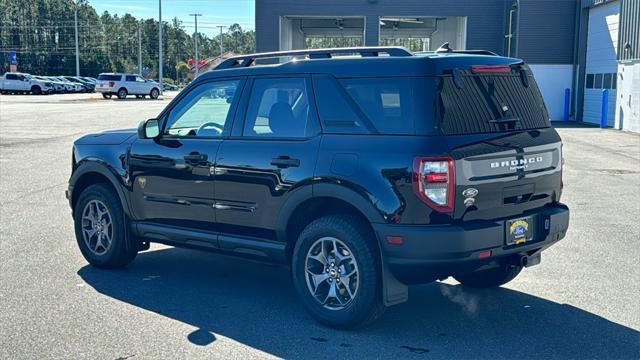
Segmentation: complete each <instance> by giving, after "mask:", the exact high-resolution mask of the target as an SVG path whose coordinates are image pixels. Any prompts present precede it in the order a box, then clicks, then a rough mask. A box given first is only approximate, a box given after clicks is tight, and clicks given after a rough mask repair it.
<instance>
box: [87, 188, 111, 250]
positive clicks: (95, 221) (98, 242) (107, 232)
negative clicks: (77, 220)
mask: <svg viewBox="0 0 640 360" xmlns="http://www.w3.org/2000/svg"><path fill="white" fill-rule="evenodd" d="M82 237H83V240H84V243H85V245H87V248H88V249H89V251H91V252H92V253H94V254H95V255H104V254H105V253H106V252H107V251H108V250H109V248H110V247H111V243H112V241H113V219H112V218H111V213H109V208H107V205H105V203H103V202H102V201H100V200H91V201H89V202H88V203H87V204H86V205H85V207H84V209H83V210H82Z"/></svg>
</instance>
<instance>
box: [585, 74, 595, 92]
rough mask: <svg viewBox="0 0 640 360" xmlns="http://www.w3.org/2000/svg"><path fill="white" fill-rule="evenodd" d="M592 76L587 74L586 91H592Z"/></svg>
mask: <svg viewBox="0 0 640 360" xmlns="http://www.w3.org/2000/svg"><path fill="white" fill-rule="evenodd" d="M593 76H594V75H593V74H587V85H586V86H587V89H593Z"/></svg>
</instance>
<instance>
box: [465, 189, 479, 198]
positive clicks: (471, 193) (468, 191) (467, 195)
mask: <svg viewBox="0 0 640 360" xmlns="http://www.w3.org/2000/svg"><path fill="white" fill-rule="evenodd" d="M476 195H478V189H476V188H468V189H465V190H464V191H463V192H462V196H464V197H465V198H472V197H476Z"/></svg>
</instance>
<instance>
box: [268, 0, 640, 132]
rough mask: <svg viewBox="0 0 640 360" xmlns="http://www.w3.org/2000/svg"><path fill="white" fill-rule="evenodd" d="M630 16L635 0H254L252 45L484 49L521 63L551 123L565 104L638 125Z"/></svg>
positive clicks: (639, 82) (583, 116)
mask: <svg viewBox="0 0 640 360" xmlns="http://www.w3.org/2000/svg"><path fill="white" fill-rule="evenodd" d="M639 19H640V0H296V1H292V0H256V49H257V51H258V52H265V51H278V50H292V49H304V48H309V47H328V46H378V45H388V46H391V45H399V46H405V47H407V48H409V49H411V50H414V51H432V50H435V49H437V48H438V47H439V46H440V45H441V44H442V43H444V42H449V44H450V46H451V47H452V48H454V49H483V50H490V51H493V52H495V53H497V54H499V55H504V56H512V57H518V58H522V59H524V60H525V61H527V62H528V63H529V65H530V66H531V69H532V71H533V72H534V74H535V76H536V79H537V81H538V84H539V86H540V89H541V91H542V94H543V96H544V98H545V101H546V103H547V106H548V108H549V113H550V116H551V118H552V119H553V120H562V119H563V118H564V115H565V104H568V106H569V115H570V117H571V120H573V121H584V122H590V123H594V124H600V123H601V118H602V110H606V119H605V120H606V124H607V125H608V126H613V127H616V128H620V129H625V130H631V131H640V109H639V105H640V64H639V63H640V60H639V59H640V56H639V47H640V28H639V27H638V24H639V23H640V20H639ZM565 89H569V90H570V96H569V101H568V102H565V91H566V90H565ZM603 90H607V91H606V93H607V94H608V97H606V98H607V105H608V106H606V107H605V108H604V109H603V106H602V100H603V92H604V91H603Z"/></svg>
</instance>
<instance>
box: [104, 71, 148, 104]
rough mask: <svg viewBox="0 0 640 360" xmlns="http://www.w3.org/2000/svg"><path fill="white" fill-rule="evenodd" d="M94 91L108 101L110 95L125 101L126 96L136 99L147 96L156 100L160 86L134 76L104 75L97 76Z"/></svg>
mask: <svg viewBox="0 0 640 360" xmlns="http://www.w3.org/2000/svg"><path fill="white" fill-rule="evenodd" d="M96 91H98V92H101V93H102V97H104V98H105V99H110V98H111V96H112V95H116V96H118V98H119V99H125V98H126V97H127V96H128V95H136V97H138V98H144V97H145V96H147V95H148V96H149V97H150V98H152V99H157V98H158V96H159V95H160V84H158V83H157V82H155V81H153V80H149V79H145V78H144V77H142V76H140V75H136V74H121V73H104V74H100V76H98V81H97V82H96Z"/></svg>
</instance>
